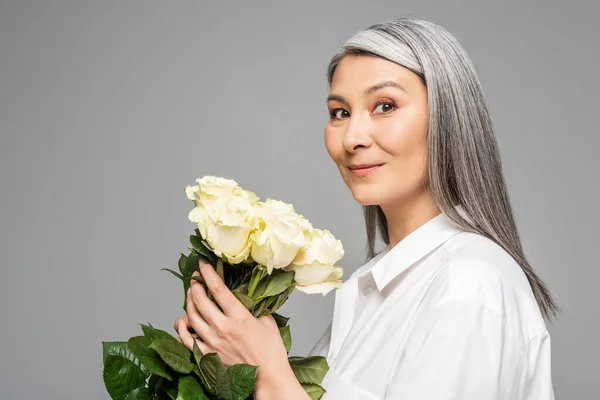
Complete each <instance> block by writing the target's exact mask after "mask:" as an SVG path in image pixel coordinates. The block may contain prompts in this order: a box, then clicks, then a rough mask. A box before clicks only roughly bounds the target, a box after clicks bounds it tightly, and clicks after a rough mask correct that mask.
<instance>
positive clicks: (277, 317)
mask: <svg viewBox="0 0 600 400" xmlns="http://www.w3.org/2000/svg"><path fill="white" fill-rule="evenodd" d="M271 315H272V316H273V318H274V319H275V322H277V326H278V327H280V328H283V327H284V326H286V325H287V323H288V321H289V320H290V319H289V318H288V317H284V316H283V315H281V314H277V313H273V314H271Z"/></svg>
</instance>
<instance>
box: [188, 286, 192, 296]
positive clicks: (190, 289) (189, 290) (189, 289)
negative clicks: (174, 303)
mask: <svg viewBox="0 0 600 400" xmlns="http://www.w3.org/2000/svg"><path fill="white" fill-rule="evenodd" d="M190 293H192V288H188V290H187V295H188V296H189V295H190Z"/></svg>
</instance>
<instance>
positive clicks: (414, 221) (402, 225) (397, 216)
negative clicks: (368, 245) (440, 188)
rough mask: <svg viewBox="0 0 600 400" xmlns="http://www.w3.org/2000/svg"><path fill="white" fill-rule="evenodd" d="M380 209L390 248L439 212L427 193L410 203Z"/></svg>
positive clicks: (405, 202) (384, 206) (395, 204)
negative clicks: (386, 227)
mask: <svg viewBox="0 0 600 400" xmlns="http://www.w3.org/2000/svg"><path fill="white" fill-rule="evenodd" d="M381 209H382V210H383V213H384V214H385V218H386V220H387V226H388V232H389V237H390V248H393V247H394V246H396V245H397V244H398V243H399V242H400V241H401V240H402V239H404V238H405V237H406V236H408V235H409V234H410V233H411V232H412V231H414V230H416V229H417V228H419V227H420V226H421V225H423V224H425V223H426V222H427V221H429V220H431V219H432V218H434V217H436V216H437V215H439V214H440V210H439V208H438V207H437V204H436V203H435V201H434V200H433V197H432V196H431V194H430V193H429V192H424V193H423V194H422V195H420V196H419V197H418V198H416V199H411V200H410V201H403V202H396V203H393V204H390V205H381Z"/></svg>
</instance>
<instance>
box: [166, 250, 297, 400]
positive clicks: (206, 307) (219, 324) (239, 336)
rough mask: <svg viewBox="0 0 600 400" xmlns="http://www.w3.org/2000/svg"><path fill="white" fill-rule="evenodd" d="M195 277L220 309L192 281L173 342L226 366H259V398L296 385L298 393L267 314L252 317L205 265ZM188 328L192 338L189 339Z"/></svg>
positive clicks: (257, 387)
mask: <svg viewBox="0 0 600 400" xmlns="http://www.w3.org/2000/svg"><path fill="white" fill-rule="evenodd" d="M200 273H201V274H202V277H203V278H204V281H205V282H206V285H207V287H208V290H209V291H210V292H211V293H212V295H213V296H214V298H215V301H216V302H217V303H218V304H219V306H220V307H221V309H222V310H223V311H221V310H219V308H218V307H217V305H216V304H215V303H213V302H212V301H211V300H210V299H209V298H208V296H207V294H206V291H205V290H204V286H203V285H202V284H200V283H198V282H197V281H195V280H193V279H192V281H191V284H190V289H189V290H188V297H187V308H186V311H187V314H186V315H183V316H181V317H179V318H177V320H176V321H175V330H176V331H177V333H178V334H179V338H178V340H179V341H180V342H181V343H182V344H183V345H184V346H185V347H187V348H188V349H190V350H192V351H193V348H194V342H196V343H197V344H198V347H199V349H200V351H202V353H203V354H208V353H217V354H218V355H219V357H220V358H221V361H223V364H224V365H225V366H226V367H229V366H231V365H234V364H250V365H255V366H258V367H259V368H258V372H257V380H256V386H255V391H256V392H257V393H262V394H264V395H262V396H261V397H262V398H265V399H266V398H271V397H273V398H276V396H278V395H281V393H289V391H290V390H297V388H298V387H300V389H302V387H301V385H300V384H299V383H298V381H297V380H296V377H295V376H294V373H293V372H292V369H291V367H290V364H289V361H288V356H287V351H286V349H285V345H284V344H283V340H282V339H281V334H280V333H279V328H278V326H277V323H276V322H275V319H274V318H273V317H272V316H270V315H268V316H264V317H261V318H256V317H254V315H252V314H251V313H250V312H249V311H248V310H247V309H246V308H245V307H244V306H243V305H242V303H240V302H239V300H238V299H237V298H236V297H235V295H234V294H233V293H231V291H230V290H229V288H228V287H227V286H226V285H225V283H224V282H223V280H222V279H221V277H220V276H219V275H218V274H217V273H216V271H215V270H214V268H213V267H212V266H211V265H210V264H207V263H204V262H203V261H200ZM194 275H199V274H198V272H195V273H194ZM189 328H192V329H193V330H194V331H195V332H196V334H197V335H193V336H192V334H190V332H189V331H188V329H189ZM294 387H296V389H294ZM302 392H304V390H303V389H302ZM298 393H299V392H298ZM304 394H306V393H305V392H304ZM257 398H258V397H257ZM299 398H303V397H299Z"/></svg>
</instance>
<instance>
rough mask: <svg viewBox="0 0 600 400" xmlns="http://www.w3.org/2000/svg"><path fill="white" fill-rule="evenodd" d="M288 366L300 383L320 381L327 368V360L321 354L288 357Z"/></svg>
mask: <svg viewBox="0 0 600 400" xmlns="http://www.w3.org/2000/svg"><path fill="white" fill-rule="evenodd" d="M288 360H289V362H290V366H291V367H292V371H294V375H296V378H297V379H298V382H300V383H317V384H319V383H321V382H322V381H323V378H324V377H325V374H326V373H327V371H328V370H329V365H328V364H327V360H326V359H325V357H322V356H311V357H289V358H288Z"/></svg>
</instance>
